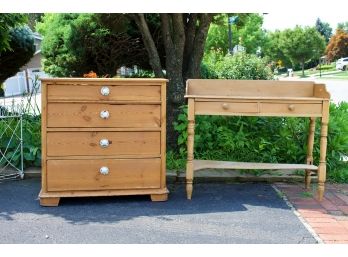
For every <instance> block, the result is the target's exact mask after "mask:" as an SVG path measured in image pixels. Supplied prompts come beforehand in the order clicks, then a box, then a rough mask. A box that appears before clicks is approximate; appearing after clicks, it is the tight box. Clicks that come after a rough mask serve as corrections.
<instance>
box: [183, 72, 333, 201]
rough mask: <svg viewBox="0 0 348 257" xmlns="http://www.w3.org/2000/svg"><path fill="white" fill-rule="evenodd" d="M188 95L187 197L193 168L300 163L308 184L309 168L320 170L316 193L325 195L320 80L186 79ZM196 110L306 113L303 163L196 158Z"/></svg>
mask: <svg viewBox="0 0 348 257" xmlns="http://www.w3.org/2000/svg"><path fill="white" fill-rule="evenodd" d="M185 97H186V98H188V142H187V165H186V192H187V199H191V197H192V190H193V185H192V183H193V175H194V171H197V170H201V169H207V168H214V169H263V170H264V169H270V170H273V169H276V170H278V169H301V170H302V169H303V170H305V185H306V188H308V187H309V185H310V175H311V173H312V172H317V173H318V198H319V200H321V199H322V198H323V195H324V187H325V180H326V146H327V130H328V121H329V104H330V94H329V93H328V92H327V91H326V88H325V85H324V84H316V83H314V82H309V81H305V82H299V81H265V80H209V79H207V80H204V79H190V80H188V81H187V84H186V95H185ZM195 115H229V116H273V117H308V118H309V119H310V123H309V136H308V141H307V144H308V150H307V161H306V164H274V163H262V164H260V163H245V162H244V163H243V162H226V161H210V160H194V154H193V146H194V133H195ZM316 118H321V134H320V161H319V165H318V166H315V165H313V144H314V131H315V119H316Z"/></svg>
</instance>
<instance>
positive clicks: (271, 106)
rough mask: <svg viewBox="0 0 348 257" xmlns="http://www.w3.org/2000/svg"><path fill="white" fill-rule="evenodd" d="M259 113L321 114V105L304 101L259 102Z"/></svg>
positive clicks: (304, 115)
mask: <svg viewBox="0 0 348 257" xmlns="http://www.w3.org/2000/svg"><path fill="white" fill-rule="evenodd" d="M260 112H261V115H262V114H265V115H281V116H283V115H284V116H303V117H312V116H321V113H322V105H321V104H320V103H318V104H306V103H261V106H260Z"/></svg>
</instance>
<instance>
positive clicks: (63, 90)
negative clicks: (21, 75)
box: [47, 84, 161, 101]
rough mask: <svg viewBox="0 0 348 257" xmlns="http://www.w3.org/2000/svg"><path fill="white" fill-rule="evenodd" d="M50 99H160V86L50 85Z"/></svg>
mask: <svg viewBox="0 0 348 257" xmlns="http://www.w3.org/2000/svg"><path fill="white" fill-rule="evenodd" d="M47 99H48V101H57V100H58V101H60V100H64V101H66V100H84V101H98V100H103V101H160V100H161V87H160V86H141V85H139V86H137V85H132V86H126V85H86V86H83V85H80V86H71V85H59V84H58V85H56V84H53V85H49V86H48V90H47Z"/></svg>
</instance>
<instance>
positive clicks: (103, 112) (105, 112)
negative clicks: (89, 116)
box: [100, 110, 110, 119]
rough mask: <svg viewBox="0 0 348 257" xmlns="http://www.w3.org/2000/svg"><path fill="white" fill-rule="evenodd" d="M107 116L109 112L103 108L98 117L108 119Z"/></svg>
mask: <svg viewBox="0 0 348 257" xmlns="http://www.w3.org/2000/svg"><path fill="white" fill-rule="evenodd" d="M109 117H110V113H109V112H108V111H105V110H103V111H101V112H100V118H102V119H108V118H109Z"/></svg>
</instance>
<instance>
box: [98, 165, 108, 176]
mask: <svg viewBox="0 0 348 257" xmlns="http://www.w3.org/2000/svg"><path fill="white" fill-rule="evenodd" d="M100 174H102V175H108V174H109V168H108V167H106V166H103V167H101V168H100Z"/></svg>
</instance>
